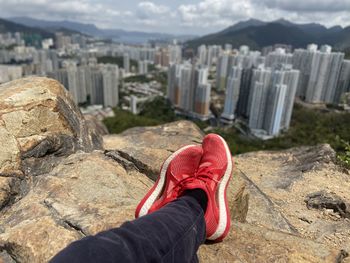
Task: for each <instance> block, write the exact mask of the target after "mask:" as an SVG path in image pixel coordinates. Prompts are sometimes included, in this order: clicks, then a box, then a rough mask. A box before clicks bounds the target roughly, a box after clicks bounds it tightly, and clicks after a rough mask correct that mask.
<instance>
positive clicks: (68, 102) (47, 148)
mask: <svg viewBox="0 0 350 263" xmlns="http://www.w3.org/2000/svg"><path fill="white" fill-rule="evenodd" d="M101 143H102V141H101V137H100V136H99V135H98V134H97V133H95V131H94V130H91V129H89V128H88V125H86V123H85V119H84V118H83V116H82V114H81V112H80V110H79V108H78V107H77V106H76V105H75V103H74V102H73V100H72V99H71V97H70V95H68V92H67V91H66V90H65V89H64V87H63V86H62V85H61V84H59V83H58V82H57V81H55V80H52V79H47V78H39V77H29V78H24V79H20V80H16V81H12V82H9V83H6V84H3V85H1V86H0V173H1V174H2V175H8V176H17V177H20V176H23V175H31V174H33V173H40V172H43V173H44V172H48V171H49V170H50V169H51V167H45V166H44V165H41V164H42V163H43V161H42V160H41V159H40V160H39V162H40V164H38V158H43V157H51V156H64V155H68V154H71V153H73V152H75V151H76V150H78V149H83V150H84V151H92V150H94V149H96V148H101ZM39 168H40V169H39ZM33 169H34V170H36V171H35V172H34V171H33ZM34 175H36V174H34Z"/></svg>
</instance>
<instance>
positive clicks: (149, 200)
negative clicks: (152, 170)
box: [139, 144, 196, 217]
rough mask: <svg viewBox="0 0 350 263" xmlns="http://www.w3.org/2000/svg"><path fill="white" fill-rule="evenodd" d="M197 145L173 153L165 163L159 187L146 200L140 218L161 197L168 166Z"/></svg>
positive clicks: (158, 182)
mask: <svg viewBox="0 0 350 263" xmlns="http://www.w3.org/2000/svg"><path fill="white" fill-rule="evenodd" d="M193 146H196V145H192V144H191V145H187V146H184V147H182V148H180V149H178V150H177V151H176V152H174V153H172V154H171V155H170V156H169V157H168V158H167V159H166V160H165V162H164V163H163V166H162V169H161V171H160V174H159V180H158V181H157V186H156V188H155V189H154V190H153V193H152V194H150V196H149V197H148V198H147V199H146V201H145V202H144V204H143V206H142V207H141V209H140V212H139V217H140V216H144V215H147V214H148V211H149V209H150V208H151V206H152V205H153V203H154V202H155V201H156V199H157V197H158V196H159V195H160V193H161V192H162V190H163V188H164V185H165V177H166V171H167V170H168V166H169V164H170V162H171V161H172V160H173V159H174V158H175V157H176V156H177V155H179V154H180V153H181V152H182V151H184V150H186V149H188V148H190V147H193Z"/></svg>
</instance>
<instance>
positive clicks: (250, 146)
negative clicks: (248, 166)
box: [213, 105, 350, 158]
mask: <svg viewBox="0 0 350 263" xmlns="http://www.w3.org/2000/svg"><path fill="white" fill-rule="evenodd" d="M349 131H350V114H349V113H336V112H321V111H319V110H313V109H306V108H304V107H302V106H300V105H295V107H294V111H293V116H292V122H291V127H290V129H289V130H288V131H287V132H286V133H284V134H282V135H281V136H279V137H277V138H273V139H270V140H266V141H262V140H258V139H248V138H246V137H243V136H242V135H240V134H239V132H238V131H237V130H236V129H234V128H231V129H215V130H214V131H213V132H217V133H218V134H220V135H222V136H223V137H224V138H225V139H226V140H227V142H228V144H229V146H230V149H231V151H232V152H233V153H235V154H239V153H245V152H250V151H258V150H280V149H287V148H290V147H295V146H302V145H316V144H319V143H329V144H330V145H331V146H332V148H333V149H334V150H335V151H336V152H337V153H338V155H339V156H344V153H346V151H347V150H346V144H345V143H344V142H350V132H349ZM347 158H348V157H347Z"/></svg>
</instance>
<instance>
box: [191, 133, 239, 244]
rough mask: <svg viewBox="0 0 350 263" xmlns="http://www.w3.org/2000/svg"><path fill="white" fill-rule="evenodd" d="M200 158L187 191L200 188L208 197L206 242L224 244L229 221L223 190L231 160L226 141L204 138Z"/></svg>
mask: <svg viewBox="0 0 350 263" xmlns="http://www.w3.org/2000/svg"><path fill="white" fill-rule="evenodd" d="M202 148H203V156H202V159H201V162H200V164H199V168H198V171H197V172H196V174H195V178H196V179H195V180H194V181H193V183H190V184H187V185H186V188H187V189H195V188H200V189H202V190H204V191H205V192H206V194H207V196H208V204H207V210H206V212H205V215H204V218H205V223H206V232H207V239H208V240H212V241H216V242H218V241H221V240H223V239H224V238H225V237H226V236H227V234H228V231H229V230H230V225H231V220H230V211H229V208H228V203H227V198H226V189H227V186H228V183H229V180H230V178H231V173H232V166H233V164H232V156H231V152H230V150H229V148H228V145H227V143H226V142H225V140H224V139H223V138H222V137H220V136H219V135H217V134H208V135H207V136H205V137H204V139H203V143H202Z"/></svg>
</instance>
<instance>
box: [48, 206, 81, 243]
mask: <svg viewBox="0 0 350 263" xmlns="http://www.w3.org/2000/svg"><path fill="white" fill-rule="evenodd" d="M42 204H43V205H44V207H46V208H47V209H48V210H49V211H50V215H51V217H52V218H53V219H54V221H55V222H56V223H57V224H58V225H60V226H62V227H64V228H66V229H68V230H73V231H76V232H78V233H79V234H81V235H82V236H83V237H85V236H87V235H88V234H87V233H86V232H85V231H84V230H83V229H82V228H81V227H79V226H78V225H76V224H74V223H73V222H71V221H69V220H68V219H64V218H62V216H61V215H60V213H59V212H58V211H57V210H56V209H55V208H54V207H53V206H52V204H51V203H50V202H49V201H48V200H44V202H43V203H42Z"/></svg>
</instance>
